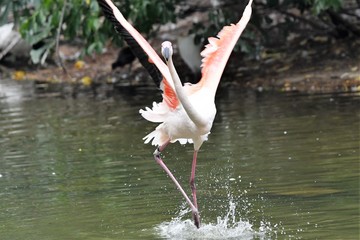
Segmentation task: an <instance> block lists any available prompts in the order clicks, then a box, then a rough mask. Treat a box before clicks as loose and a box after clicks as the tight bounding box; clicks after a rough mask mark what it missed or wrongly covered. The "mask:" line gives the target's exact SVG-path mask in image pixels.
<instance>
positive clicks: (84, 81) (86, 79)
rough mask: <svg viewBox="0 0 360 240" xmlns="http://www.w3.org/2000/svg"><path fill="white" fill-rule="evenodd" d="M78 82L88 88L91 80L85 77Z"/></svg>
mask: <svg viewBox="0 0 360 240" xmlns="http://www.w3.org/2000/svg"><path fill="white" fill-rule="evenodd" d="M80 81H81V83H82V84H83V85H84V86H90V85H91V83H92V79H91V77H89V76H85V77H83V78H81V80H80Z"/></svg>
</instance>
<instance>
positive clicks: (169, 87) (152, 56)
mask: <svg viewBox="0 0 360 240" xmlns="http://www.w3.org/2000/svg"><path fill="white" fill-rule="evenodd" d="M98 2H99V3H100V5H101V6H102V7H103V8H105V9H104V10H105V11H104V12H105V13H106V14H110V15H111V16H107V17H109V18H110V19H112V20H114V18H115V19H116V20H117V21H118V23H119V24H120V25H121V26H122V27H123V28H124V29H125V30H126V31H127V32H128V33H129V34H130V35H131V37H132V38H133V39H135V41H136V42H137V43H138V44H139V45H140V47H141V48H142V49H143V51H144V52H145V53H146V54H147V55H148V56H149V59H148V60H149V62H151V63H154V64H155V66H156V67H157V68H158V69H159V71H160V72H161V74H162V76H163V80H162V84H161V85H160V87H161V89H162V90H163V99H164V102H165V103H166V104H167V105H168V106H169V107H170V108H171V109H175V108H176V107H177V106H178V104H179V100H178V98H177V96H176V92H175V90H174V85H173V82H172V81H169V80H168V79H171V75H170V72H169V69H168V67H167V66H166V64H165V63H164V62H163V61H162V60H161V58H160V57H159V55H158V54H157V53H156V52H155V50H154V49H153V48H152V47H151V46H150V44H149V43H148V42H147V41H146V40H145V39H144V37H143V36H142V35H141V34H140V33H139V32H138V31H137V30H136V29H135V28H134V27H133V26H132V25H131V24H130V23H129V22H128V21H127V20H126V19H125V18H124V16H123V15H122V14H121V12H120V11H119V9H118V8H117V7H116V6H115V5H114V4H113V2H112V1H111V0H98ZM106 14H105V15H106ZM116 24H117V23H116Z"/></svg>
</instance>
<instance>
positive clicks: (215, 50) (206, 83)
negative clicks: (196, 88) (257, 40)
mask: <svg viewBox="0 0 360 240" xmlns="http://www.w3.org/2000/svg"><path fill="white" fill-rule="evenodd" d="M252 1H253V0H250V1H249V3H248V4H247V6H246V8H245V10H244V13H243V16H242V17H241V19H240V21H239V22H238V23H237V24H231V25H230V26H225V27H223V29H222V30H221V31H220V32H219V33H218V35H217V37H210V38H209V39H208V40H209V43H208V44H207V45H206V46H205V49H204V50H203V51H202V52H201V56H202V57H203V59H202V65H201V66H202V70H201V74H202V77H201V80H200V82H199V83H198V84H199V85H200V86H201V87H209V88H210V89H212V90H214V91H215V92H216V89H217V86H218V84H219V81H220V78H221V75H222V73H223V71H224V68H225V65H226V63H227V61H228V59H229V57H230V54H231V52H232V50H233V48H234V46H235V44H236V43H237V41H238V39H239V37H240V35H241V33H242V32H243V30H244V29H245V27H246V25H247V23H248V22H249V20H250V16H251V11H252V10H251V4H252ZM215 92H214V94H215Z"/></svg>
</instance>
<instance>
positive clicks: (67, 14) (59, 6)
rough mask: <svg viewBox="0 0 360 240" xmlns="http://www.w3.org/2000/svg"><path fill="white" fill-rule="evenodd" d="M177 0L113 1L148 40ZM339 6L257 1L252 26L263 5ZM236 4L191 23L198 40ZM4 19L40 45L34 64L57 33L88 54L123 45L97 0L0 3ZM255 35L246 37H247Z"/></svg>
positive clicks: (318, 10)
mask: <svg viewBox="0 0 360 240" xmlns="http://www.w3.org/2000/svg"><path fill="white" fill-rule="evenodd" d="M188 1H189V0H188ZM180 2H181V3H184V4H186V3H187V1H186V0H122V1H115V5H117V6H118V7H119V9H120V10H121V12H122V13H123V14H124V17H125V18H129V19H131V21H132V23H133V25H134V26H135V27H136V28H137V29H138V30H139V31H140V32H142V33H145V34H147V35H148V36H151V35H153V34H155V33H156V29H154V25H155V24H164V23H167V22H170V21H171V22H175V20H176V17H177V12H176V11H175V6H176V5H177V4H179V3H180ZM244 4H245V3H244ZM341 4H342V1H341V0H299V1H295V0H284V1H280V0H267V1H266V2H265V3H263V4H262V5H261V3H258V2H257V3H256V4H254V8H255V11H254V15H253V19H252V24H253V25H255V26H257V28H258V31H259V32H261V31H262V30H261V27H262V23H263V22H267V23H269V21H271V19H269V18H268V16H267V15H266V14H258V13H257V10H258V9H259V8H261V7H262V8H264V9H269V8H270V9H271V8H275V9H280V10H282V11H284V10H286V9H290V8H294V7H295V8H298V9H299V10H300V11H301V12H304V11H310V12H312V13H313V14H315V15H320V14H322V13H323V12H324V11H326V10H327V9H332V10H338V9H339V8H340V7H341ZM238 5H239V0H225V1H224V6H222V7H221V8H214V9H209V19H210V24H209V25H207V26H206V27H205V26H204V25H202V24H195V25H194V28H193V30H192V31H193V32H195V33H197V38H196V41H204V39H205V38H207V37H208V36H212V35H215V34H216V33H217V32H218V31H219V30H220V29H221V28H222V26H224V25H227V24H229V23H231V22H235V21H236V19H239V17H240V14H241V12H242V11H241V9H234V8H233V6H238ZM279 12H280V11H279ZM62 13H63V19H62ZM286 20H287V22H286V25H284V26H285V27H288V28H292V27H293V25H292V24H291V21H288V20H289V18H287V19H286ZM8 21H14V22H15V23H16V24H17V25H18V26H20V32H21V33H22V35H23V37H24V38H25V39H26V40H27V41H28V42H29V43H30V44H35V43H38V42H42V43H43V46H42V47H40V48H38V49H36V50H33V51H32V52H31V56H32V60H33V61H34V62H35V63H39V62H40V63H42V62H44V61H45V59H46V58H47V56H48V55H49V54H50V53H51V52H52V51H53V50H54V48H55V46H56V39H57V36H58V30H60V33H61V35H60V36H61V40H64V41H75V40H76V41H77V42H81V44H83V46H84V53H86V54H91V53H92V52H94V51H101V50H102V49H103V47H104V45H105V44H106V41H107V40H108V39H111V40H112V41H113V42H115V43H117V44H118V45H121V44H122V41H121V40H120V39H119V38H118V34H115V33H114V30H113V27H112V25H111V23H110V22H109V21H104V18H103V17H102V13H101V12H100V9H99V6H98V4H97V1H96V0H14V1H9V0H0V25H2V24H4V23H6V22H8ZM263 32H265V31H263ZM254 36H255V35H254V34H251V33H250V34H249V35H248V36H247V37H249V38H253V37H254ZM244 46H245V45H244V44H243V48H244ZM247 49H250V48H249V47H247Z"/></svg>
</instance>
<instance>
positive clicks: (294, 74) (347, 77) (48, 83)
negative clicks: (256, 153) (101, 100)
mask: <svg viewBox="0 0 360 240" xmlns="http://www.w3.org/2000/svg"><path fill="white" fill-rule="evenodd" d="M152 44H153V46H154V48H155V49H159V48H160V44H161V40H154V41H152ZM79 50H80V48H76V47H74V46H70V45H63V46H62V51H63V52H64V53H65V54H68V55H71V54H74V52H76V51H79ZM118 51H119V49H117V48H115V47H113V46H108V48H107V49H106V51H105V52H104V53H102V54H96V55H92V56H86V57H84V58H83V59H82V60H68V61H65V62H64V65H65V67H66V70H67V72H64V70H63V69H62V68H60V67H57V66H56V65H55V64H47V65H46V66H31V65H28V64H24V62H15V63H12V64H7V65H6V66H1V78H2V79H5V78H11V79H13V80H14V81H31V82H33V84H32V86H33V89H34V92H35V93H36V94H39V95H40V96H68V95H70V96H76V95H78V94H82V93H86V94H87V93H89V94H95V95H96V94H100V95H107V94H112V93H114V92H116V91H119V90H120V91H134V90H136V89H138V88H144V87H146V88H155V85H154V83H153V82H152V80H151V79H150V77H149V76H148V74H147V72H146V71H145V70H144V69H143V68H142V66H141V65H140V63H139V62H138V61H137V60H136V61H135V62H133V64H132V66H131V68H130V67H129V66H128V65H126V66H124V67H122V68H118V69H117V70H115V71H113V70H112V69H111V64H112V62H114V61H115V59H116V58H117V54H118ZM174 62H175V64H176V67H177V69H178V72H179V75H180V77H181V78H182V79H183V80H184V81H191V82H196V79H194V76H193V74H192V73H191V71H190V69H189V68H188V67H187V66H186V64H185V63H184V61H183V60H182V59H181V58H180V56H179V54H178V53H175V60H174ZM359 63H360V40H359V39H343V40H335V39H332V38H330V37H315V38H310V39H295V40H293V41H291V42H289V43H288V45H287V46H282V47H275V48H263V49H261V50H260V51H259V53H258V54H256V57H255V58H249V57H247V56H245V55H244V54H243V53H238V52H235V53H233V54H232V55H231V57H230V60H229V62H228V65H227V67H226V69H225V71H224V74H223V79H222V81H221V85H220V87H232V88H239V89H243V90H244V89H251V90H254V91H280V92H301V93H333V92H360V64H359Z"/></svg>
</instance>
